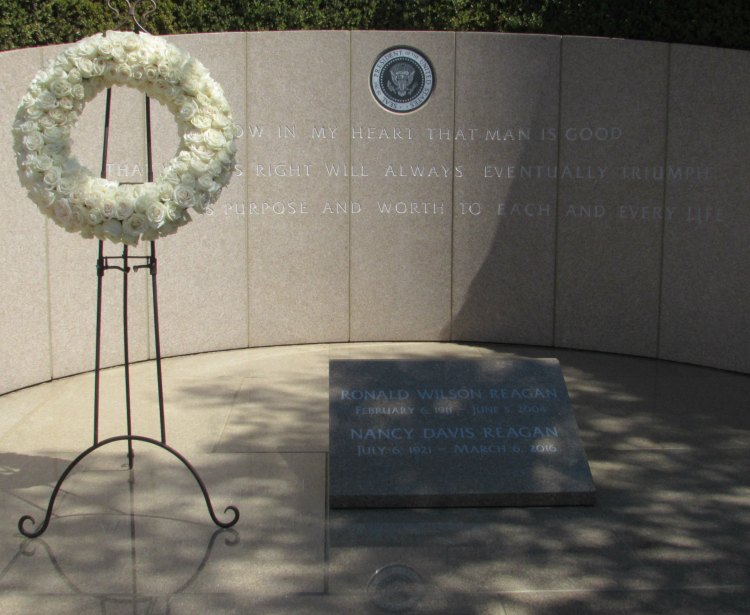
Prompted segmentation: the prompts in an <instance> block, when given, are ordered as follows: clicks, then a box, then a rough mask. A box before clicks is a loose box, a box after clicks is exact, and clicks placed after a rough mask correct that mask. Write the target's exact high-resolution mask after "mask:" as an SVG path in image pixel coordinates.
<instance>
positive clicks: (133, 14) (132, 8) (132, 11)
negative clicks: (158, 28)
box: [107, 0, 156, 34]
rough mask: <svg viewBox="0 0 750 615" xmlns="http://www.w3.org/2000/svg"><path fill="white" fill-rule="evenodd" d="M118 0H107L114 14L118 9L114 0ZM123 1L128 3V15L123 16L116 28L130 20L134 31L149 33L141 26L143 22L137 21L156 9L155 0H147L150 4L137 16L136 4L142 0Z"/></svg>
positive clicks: (116, 13)
mask: <svg viewBox="0 0 750 615" xmlns="http://www.w3.org/2000/svg"><path fill="white" fill-rule="evenodd" d="M118 1H119V0H107V6H108V7H109V8H110V9H112V10H113V11H114V13H115V15H117V16H119V15H120V11H119V9H118V8H117V7H116V6H115V2H118ZM122 1H124V2H125V4H127V5H128V16H127V17H123V18H122V21H120V23H119V24H118V25H117V27H118V28H121V27H122V26H123V25H125V24H126V23H127V22H128V21H129V20H132V22H133V26H134V29H135V31H136V32H145V33H146V34H151V33H150V32H149V31H148V30H146V28H145V27H144V26H143V24H142V23H141V22H140V21H139V19H141V20H142V19H146V17H148V16H149V15H151V13H153V12H154V11H155V10H156V0H148V1H149V2H150V4H151V6H150V7H146V10H145V12H144V13H143V15H141V16H140V18H139V16H138V8H139V7H138V5H139V4H141V1H142V0H122Z"/></svg>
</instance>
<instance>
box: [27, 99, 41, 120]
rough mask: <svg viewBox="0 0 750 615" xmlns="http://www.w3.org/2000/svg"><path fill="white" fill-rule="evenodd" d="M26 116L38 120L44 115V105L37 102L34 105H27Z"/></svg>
mask: <svg viewBox="0 0 750 615" xmlns="http://www.w3.org/2000/svg"><path fill="white" fill-rule="evenodd" d="M25 114H26V117H27V118H29V119H30V120H38V119H39V118H40V117H42V115H44V109H42V106H41V105H40V104H39V103H37V102H35V103H34V104H32V105H29V106H28V107H26V111H25Z"/></svg>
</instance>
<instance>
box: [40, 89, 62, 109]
mask: <svg viewBox="0 0 750 615" xmlns="http://www.w3.org/2000/svg"><path fill="white" fill-rule="evenodd" d="M37 102H38V103H39V106H40V107H41V108H42V109H45V110H49V109H54V108H55V107H57V97H56V96H55V95H54V94H53V93H52V92H49V91H46V92H42V93H41V94H40V95H39V98H38V99H37Z"/></svg>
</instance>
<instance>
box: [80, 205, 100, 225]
mask: <svg viewBox="0 0 750 615" xmlns="http://www.w3.org/2000/svg"><path fill="white" fill-rule="evenodd" d="M83 219H84V221H85V222H86V224H89V225H90V226H96V225H97V224H101V222H102V212H101V211H99V210H98V209H88V208H87V209H86V211H85V212H84V216H83Z"/></svg>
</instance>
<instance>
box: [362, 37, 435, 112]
mask: <svg viewBox="0 0 750 615" xmlns="http://www.w3.org/2000/svg"><path fill="white" fill-rule="evenodd" d="M370 87H371V88H372V94H373V96H375V100H377V101H378V102H379V103H380V105H381V106H383V107H385V108H386V109H388V110H389V111H395V112H396V113H408V112H410V111H414V110H416V109H419V107H421V106H422V105H424V104H425V103H426V102H427V99H428V98H429V97H430V94H432V90H433V89H434V88H435V73H434V71H433V70H432V64H430V61H429V60H428V59H427V58H426V57H425V56H424V54H422V53H421V52H420V51H417V50H416V49H412V48H411V47H393V48H391V49H387V50H386V51H384V52H383V53H382V54H380V56H379V57H378V59H377V60H376V61H375V64H374V65H373V67H372V72H371V73H370Z"/></svg>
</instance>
